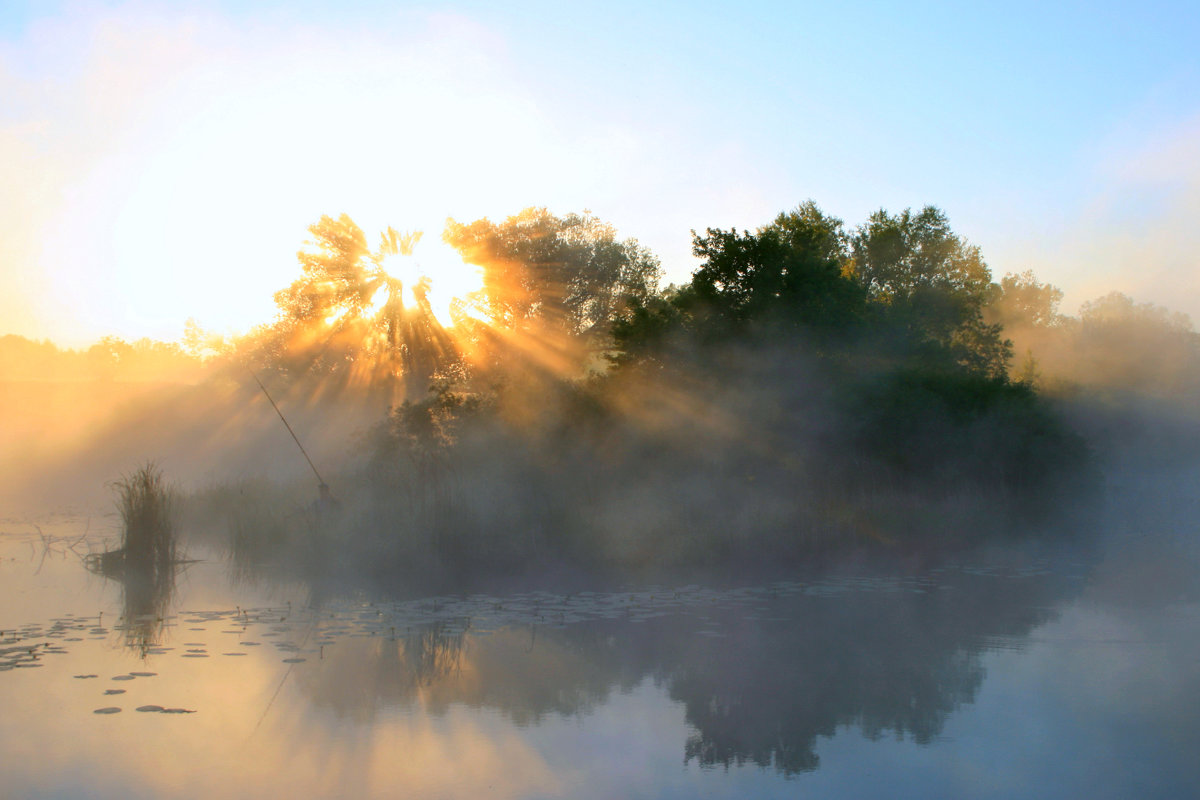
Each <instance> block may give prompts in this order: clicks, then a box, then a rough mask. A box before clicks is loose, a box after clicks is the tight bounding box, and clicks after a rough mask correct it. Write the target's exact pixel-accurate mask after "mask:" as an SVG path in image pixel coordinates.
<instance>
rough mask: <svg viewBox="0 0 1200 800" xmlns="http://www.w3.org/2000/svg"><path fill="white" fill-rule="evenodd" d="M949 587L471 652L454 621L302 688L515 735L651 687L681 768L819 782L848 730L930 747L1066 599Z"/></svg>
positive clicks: (331, 654)
mask: <svg viewBox="0 0 1200 800" xmlns="http://www.w3.org/2000/svg"><path fill="white" fill-rule="evenodd" d="M945 582H946V583H948V584H950V588H948V589H945V590H938V589H934V588H929V590H928V591H926V592H924V593H916V592H910V591H906V590H902V591H855V590H852V591H845V592H843V593H841V594H839V595H837V596H834V597H822V596H812V595H806V594H800V595H791V596H769V595H764V596H762V597H761V598H760V600H758V601H756V604H749V605H752V606H753V608H751V607H749V606H748V605H747V604H743V605H741V606H736V605H732V606H731V605H721V604H714V606H713V607H712V608H707V607H694V608H693V607H688V608H687V609H686V610H685V611H684V612H683V613H672V614H669V615H666V616H661V617H657V618H648V619H645V620H644V621H641V622H638V623H636V624H634V623H631V622H629V621H628V620H622V619H593V620H591V621H586V622H579V623H576V624H573V625H570V626H568V627H565V628H553V627H541V626H535V627H534V628H515V627H513V628H506V629H503V630H500V631H497V632H495V633H493V634H490V635H486V636H477V635H474V634H473V633H471V632H469V631H468V630H467V626H466V625H464V624H463V623H462V622H461V621H459V622H456V623H454V624H451V625H450V626H449V628H448V629H447V628H446V627H445V626H442V627H439V626H432V627H423V628H414V629H413V630H411V631H408V632H404V633H403V634H402V632H400V631H397V637H396V639H395V641H390V640H387V639H386V638H384V640H383V641H379V640H370V639H357V640H342V641H340V642H338V644H336V645H335V646H334V647H332V648H329V649H327V650H326V653H325V657H326V659H327V660H330V659H332V660H334V662H335V663H333V664H329V665H328V667H327V668H326V669H323V670H320V671H312V672H310V673H307V674H304V673H302V674H301V675H300V676H298V677H299V679H300V680H301V681H307V682H308V685H307V686H306V691H307V692H308V693H309V694H310V696H311V697H313V699H314V700H315V701H316V702H317V703H318V704H321V705H328V706H332V707H334V708H335V709H337V710H338V711H339V713H345V714H350V715H353V716H359V717H362V716H367V717H369V716H371V715H373V714H374V711H375V709H376V708H378V707H380V706H387V705H402V706H409V705H412V704H414V703H420V704H421V706H422V707H423V708H424V709H425V710H426V711H429V712H431V713H442V712H444V711H445V710H446V709H447V708H448V707H449V706H451V705H454V704H464V705H468V706H472V707H489V708H495V709H499V710H501V711H503V712H504V713H505V714H507V715H508V716H510V717H511V718H512V719H513V720H514V722H516V723H517V724H528V723H531V722H537V721H538V720H539V719H540V718H542V717H543V716H544V715H546V714H562V715H573V714H580V713H584V712H586V711H588V710H590V709H592V708H594V707H596V706H597V705H599V704H601V703H603V702H604V701H605V699H606V698H607V697H608V696H609V695H610V693H611V692H613V691H615V690H627V689H629V688H632V687H634V686H637V685H638V684H639V683H641V682H643V681H645V680H646V679H648V678H649V679H652V680H654V681H655V682H656V683H657V684H658V685H660V686H661V687H663V689H664V690H665V691H666V692H667V694H668V695H669V696H670V697H671V698H672V699H673V700H675V701H677V702H679V703H681V704H682V705H683V706H684V710H685V716H686V720H687V722H688V724H689V726H690V727H691V728H692V731H691V733H690V734H689V735H688V737H687V739H686V741H685V742H684V753H685V758H686V760H688V761H691V760H693V759H694V760H695V761H696V762H697V763H699V764H701V765H724V766H732V765H740V764H745V763H752V764H756V765H760V766H763V767H773V768H775V769H778V770H780V771H782V772H785V773H789V774H791V773H797V772H802V771H806V770H812V769H815V768H816V767H817V766H818V756H817V754H816V746H817V742H818V739H819V738H820V737H822V736H825V737H830V736H833V735H834V734H835V733H836V732H837V731H838V729H839V728H844V727H846V726H854V727H857V728H858V729H859V730H861V731H862V732H863V733H864V734H865V735H866V736H868V737H872V738H875V737H880V736H882V735H884V734H888V733H891V734H895V735H898V736H904V737H911V738H912V740H914V741H916V742H918V743H921V744H927V743H929V742H931V741H933V740H934V739H935V738H936V737H937V736H938V735H939V733H940V732H941V730H942V728H943V726H944V724H945V722H946V719H947V718H948V717H949V716H950V715H951V714H952V713H953V712H954V711H955V710H956V709H957V708H958V707H959V706H960V705H962V704H963V703H969V702H971V701H972V700H973V699H974V697H975V696H976V694H977V692H978V691H979V688H980V687H981V685H982V683H983V679H984V674H985V671H984V667H983V662H982V656H983V655H984V653H985V652H987V650H988V648H989V647H991V646H992V645H993V643H995V642H996V641H1001V642H1004V643H1006V644H1007V645H1009V646H1020V641H1021V639H1022V638H1023V637H1025V636H1027V635H1028V634H1029V632H1030V631H1031V630H1032V629H1034V628H1035V627H1037V626H1038V625H1040V624H1042V623H1044V622H1045V621H1047V620H1048V619H1050V618H1051V617H1052V616H1053V614H1054V612H1053V611H1051V610H1049V609H1050V608H1051V607H1052V605H1053V604H1055V603H1057V602H1059V601H1060V600H1061V598H1062V597H1063V596H1064V594H1065V592H1064V591H1063V588H1062V585H1063V584H1062V582H1061V581H1058V580H1057V579H1055V578H1054V577H1053V576H1048V575H1047V576H1041V577H1021V578H1011V577H1009V578H1001V577H995V576H978V575H965V574H956V575H955V576H954V577H948V578H946V579H945ZM448 632H449V633H448Z"/></svg>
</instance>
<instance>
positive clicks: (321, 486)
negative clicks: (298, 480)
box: [246, 367, 333, 500]
mask: <svg viewBox="0 0 1200 800" xmlns="http://www.w3.org/2000/svg"><path fill="white" fill-rule="evenodd" d="M246 371H247V372H249V373H250V377H251V378H254V382H255V383H257V384H258V388H260V389H262V393H263V394H265V395H266V396H267V401H268V402H269V403H270V404H271V408H273V409H275V413H276V414H278V415H279V419H280V420H281V421H282V422H283V426H284V427H285V428H287V432H288V433H290V434H291V435H292V441H293V442H295V443H296V447H299V448H300V453H301V454H302V455H303V456H304V460H305V461H307V462H308V466H310V467H312V471H313V475H316V476H317V489H318V490H319V491H320V492H321V499H322V500H324V499H326V498H332V497H333V495H332V494H331V493H330V491H329V484H327V483H325V479H324V478H322V477H321V473H319V472H317V465H316V464H314V463H313V460H312V459H311V458H309V457H308V451H307V450H305V449H304V445H302V444H300V437H299V436H297V435H296V432H295V431H294V430H292V426H291V425H289V424H288V421H287V417H285V416H284V415H283V412H282V411H280V410H279V406H278V405H276V404H275V399H274V398H272V397H271V393H270V392H268V391H267V387H266V386H263V382H262V381H260V380H259V379H258V375H256V374H255V372H254V370H252V369H250V368H249V367H246Z"/></svg>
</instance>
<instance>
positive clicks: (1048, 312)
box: [985, 270, 1064, 328]
mask: <svg viewBox="0 0 1200 800" xmlns="http://www.w3.org/2000/svg"><path fill="white" fill-rule="evenodd" d="M1062 299H1063V293H1062V289H1059V288H1058V287H1057V286H1051V285H1050V284H1048V283H1042V282H1041V281H1039V280H1038V279H1037V278H1036V277H1035V276H1034V274H1033V272H1031V271H1029V270H1026V271H1025V272H1022V273H1021V274H1019V275H1016V274H1013V273H1009V274H1008V275H1005V276H1004V277H1003V278H1002V279H1001V280H1000V283H999V285H997V286H996V287H995V290H994V291H993V293H992V297H991V299H990V300H989V301H988V305H987V307H986V309H985V311H986V315H987V317H988V319H989V321H992V322H996V323H999V324H1000V325H1003V326H1004V327H1005V328H1015V327H1034V328H1049V327H1053V326H1056V325H1061V324H1063V322H1064V318H1063V316H1062V315H1061V314H1059V313H1058V306H1059V304H1060V303H1061V302H1062Z"/></svg>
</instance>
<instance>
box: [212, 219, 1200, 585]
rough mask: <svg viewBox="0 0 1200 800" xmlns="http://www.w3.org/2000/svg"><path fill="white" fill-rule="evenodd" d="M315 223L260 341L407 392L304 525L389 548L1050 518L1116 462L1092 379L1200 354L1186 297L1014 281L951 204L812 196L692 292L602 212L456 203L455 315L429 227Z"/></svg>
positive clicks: (499, 547) (717, 263)
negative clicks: (1067, 406)
mask: <svg viewBox="0 0 1200 800" xmlns="http://www.w3.org/2000/svg"><path fill="white" fill-rule="evenodd" d="M311 233H312V239H311V240H310V242H309V243H308V246H307V248H306V250H304V251H302V253H301V254H300V262H301V267H302V274H301V276H300V277H299V278H298V279H297V280H296V281H295V282H294V283H293V284H292V285H291V286H289V287H287V288H286V289H284V290H283V291H281V292H280V293H279V294H277V296H276V301H277V303H278V305H279V308H280V314H279V316H278V318H277V319H276V320H275V321H274V322H273V323H272V324H270V325H265V326H263V327H261V328H260V329H258V330H257V331H255V332H253V333H252V335H250V336H248V337H246V338H245V339H243V340H242V341H241V342H240V343H238V346H237V347H236V348H234V350H235V351H236V353H237V358H238V359H240V360H241V361H243V362H248V363H251V364H252V365H254V366H255V367H256V369H258V370H261V371H262V374H263V375H264V376H266V379H267V380H268V381H269V382H271V384H272V385H273V386H276V387H290V391H292V392H295V393H296V395H295V396H298V397H309V398H311V397H312V396H315V395H317V394H321V395H322V396H325V397H327V398H329V399H332V400H334V401H335V405H336V403H337V402H345V398H347V397H351V396H353V397H357V398H362V397H373V398H374V400H373V401H372V402H377V403H378V408H379V412H378V413H379V416H380V418H381V421H380V422H379V424H378V425H376V426H375V427H374V428H373V429H372V430H371V431H370V432H369V433H368V434H367V435H365V436H364V437H363V438H362V440H361V441H360V442H358V444H357V445H356V451H357V453H358V454H359V456H360V461H359V464H358V467H357V471H355V470H353V469H350V468H347V469H346V470H344V471H343V472H342V474H340V475H339V476H338V478H337V483H338V484H339V485H338V486H336V487H335V490H336V491H337V493H338V494H339V495H340V496H341V497H342V498H343V500H344V502H345V505H344V507H343V512H342V514H341V515H340V517H339V522H338V523H337V524H336V525H332V526H331V525H330V524H329V523H328V521H326V522H325V523H323V525H321V526H316V527H315V528H314V527H311V526H309V527H306V528H305V530H307V531H308V533H306V534H303V535H304V536H306V537H310V538H311V536H318V537H320V536H323V535H326V534H321V533H319V532H317V531H318V529H324V530H326V531H328V537H330V538H328V540H327V541H326V543H325V545H323V546H321V547H318V548H317V549H316V550H312V549H311V548H309V549H307V550H305V552H310V553H311V552H320V553H322V554H324V557H330V558H333V557H335V556H337V557H344V558H349V559H350V560H351V561H354V559H353V553H355V552H359V553H362V554H369V559H368V560H369V562H370V563H371V564H372V565H375V566H379V567H381V568H386V566H385V565H389V564H394V563H398V562H401V561H402V562H403V563H406V564H410V565H412V564H417V565H428V564H431V563H434V562H440V563H443V564H454V565H463V564H468V563H487V564H493V565H494V564H497V563H499V564H504V563H515V562H522V561H527V560H528V559H530V558H531V557H534V558H554V559H566V560H569V561H579V562H585V563H620V564H631V563H655V564H661V563H672V562H680V561H686V562H692V561H727V560H729V559H731V558H739V557H746V558H761V557H763V556H764V555H772V556H780V557H792V556H799V555H803V554H805V553H811V552H813V551H814V550H817V549H822V548H827V547H842V546H845V545H846V544H848V543H849V544H898V545H904V546H925V545H927V544H930V543H937V544H939V545H945V544H953V543H968V542H971V541H974V540H976V539H978V537H980V536H982V535H986V534H989V533H992V534H1008V535H1011V534H1012V533H1014V532H1034V531H1039V530H1044V529H1046V528H1047V527H1051V526H1054V525H1057V524H1059V523H1060V522H1061V520H1062V518H1063V517H1064V516H1070V514H1071V513H1073V512H1074V511H1076V510H1077V508H1078V507H1080V505H1081V504H1080V500H1081V499H1082V498H1084V497H1086V496H1087V495H1088V493H1090V492H1093V491H1095V490H1096V488H1097V487H1098V484H1099V482H1098V478H1097V470H1096V465H1095V463H1094V461H1093V460H1092V459H1091V458H1090V457H1089V443H1088V442H1087V441H1085V439H1084V438H1083V437H1082V436H1081V435H1080V434H1079V433H1078V431H1077V430H1075V429H1074V428H1073V426H1072V425H1071V424H1069V420H1068V419H1066V418H1065V416H1064V414H1063V412H1062V405H1061V403H1060V400H1061V399H1062V398H1064V397H1068V396H1070V395H1071V394H1072V393H1073V392H1074V393H1079V392H1080V390H1081V388H1091V387H1095V386H1109V387H1112V388H1113V389H1114V390H1116V389H1117V388H1122V389H1124V390H1134V391H1139V392H1146V391H1151V393H1152V390H1150V389H1149V385H1150V384H1151V383H1152V384H1153V385H1154V386H1156V387H1159V388H1160V389H1161V390H1162V392H1163V393H1170V392H1174V391H1177V390H1179V389H1181V388H1183V387H1185V385H1186V386H1191V385H1192V384H1188V383H1187V382H1188V381H1194V380H1195V377H1196V376H1197V375H1200V370H1197V369H1196V366H1197V364H1200V361H1197V360H1196V354H1197V353H1198V352H1200V348H1198V347H1197V339H1196V335H1195V334H1194V333H1192V332H1191V328H1190V323H1189V322H1188V321H1187V320H1186V318H1183V317H1179V316H1176V315H1171V314H1169V313H1167V312H1165V311H1163V310H1161V309H1158V308H1156V307H1153V306H1145V305H1137V304H1135V303H1133V301H1131V300H1129V299H1128V298H1125V297H1124V296H1122V295H1110V296H1108V297H1105V298H1101V299H1100V300H1098V301H1095V302H1094V303H1090V304H1088V305H1086V306H1085V307H1084V309H1083V313H1082V316H1081V318H1079V319H1075V318H1070V317H1065V316H1063V315H1062V314H1060V313H1059V311H1058V303H1059V301H1060V300H1061V296H1062V295H1061V292H1060V291H1059V290H1057V289H1056V288H1054V287H1052V286H1048V285H1046V284H1042V283H1040V282H1038V281H1037V279H1036V278H1035V277H1034V276H1032V275H1031V274H1029V273H1025V274H1023V275H1009V276H1006V277H1005V278H1003V279H1002V280H1000V281H998V282H997V281H994V280H993V277H992V275H991V272H990V270H989V268H988V266H987V264H986V262H985V261H984V259H983V257H982V254H981V253H980V252H979V250H978V248H976V247H974V246H971V245H970V244H969V243H967V242H965V241H964V240H963V239H962V238H961V237H959V236H958V235H957V234H955V233H954V232H953V230H952V229H951V227H950V225H949V222H948V220H947V218H946V215H945V214H944V213H943V212H941V211H940V210H938V209H936V208H932V207H927V208H924V209H922V210H921V211H919V212H913V211H910V210H909V211H904V212H901V213H899V214H891V213H888V212H886V211H880V212H877V213H875V214H873V215H872V216H871V217H870V218H869V219H868V220H867V221H866V222H865V223H863V224H862V225H859V226H857V227H855V228H848V227H847V226H845V225H844V223H843V222H842V221H840V220H838V219H836V218H833V217H831V216H829V215H827V214H825V213H823V212H822V211H821V210H820V209H819V208H818V207H817V206H816V205H815V204H813V203H811V202H809V203H805V204H803V205H801V206H799V207H797V208H796V209H794V210H792V211H788V212H785V213H782V214H780V215H779V216H778V217H777V218H776V219H775V220H773V221H772V222H770V223H768V224H766V225H764V226H763V227H761V228H759V229H757V230H754V231H739V230H736V229H730V230H723V229H708V230H706V231H705V232H704V233H703V234H694V252H695V255H696V256H697V258H698V259H699V260H700V265H699V267H698V268H697V269H696V270H695V272H694V273H693V275H692V277H691V280H690V281H689V282H688V283H686V284H684V285H682V286H669V287H666V288H659V286H658V280H659V278H660V274H661V273H660V269H659V265H658V262H657V260H656V259H655V258H654V256H653V254H651V253H650V252H649V251H647V250H646V249H645V248H644V247H642V246H641V245H640V244H638V243H637V242H636V241H634V240H628V239H627V240H621V239H619V238H617V236H616V232H615V231H614V230H613V229H612V228H611V226H608V225H605V224H603V223H602V222H600V221H599V220H597V219H596V218H595V217H593V216H591V215H588V214H583V215H567V216H563V217H559V216H556V215H554V214H552V213H550V212H548V211H546V210H545V209H527V210H525V211H523V212H521V213H520V214H518V215H515V216H513V217H510V218H508V219H506V220H504V221H502V222H499V223H494V222H492V221H490V220H486V219H485V220H479V221H476V222H474V223H470V224H460V223H457V222H455V221H453V220H451V221H450V222H449V223H448V224H447V227H446V230H445V232H444V235H443V239H444V241H445V242H446V243H448V244H450V245H452V246H453V247H454V248H455V249H457V250H458V251H459V252H460V253H462V255H463V257H464V259H465V260H466V261H468V262H470V263H472V264H475V265H478V267H479V268H480V270H481V273H482V284H481V287H480V289H479V290H478V291H476V292H474V293H472V294H470V295H468V296H466V297H463V298H460V299H459V300H458V301H457V302H456V303H455V305H454V306H453V307H452V309H451V315H452V320H451V322H450V323H449V324H447V323H445V322H444V321H442V320H439V319H438V318H437V316H436V315H435V314H434V313H433V312H432V310H431V308H430V305H429V302H428V289H429V286H428V283H423V282H421V281H418V282H417V283H416V284H415V285H414V286H407V287H406V286H405V285H404V284H403V283H402V282H401V280H400V279H398V278H397V277H396V276H395V275H394V274H393V273H392V272H390V271H389V268H388V267H389V263H390V262H389V259H391V258H394V257H396V256H403V255H404V254H405V253H406V252H408V253H411V252H412V247H413V244H414V242H415V241H417V236H416V235H414V234H403V233H399V232H397V231H394V230H390V229H389V231H387V232H385V234H384V235H383V237H382V239H381V242H380V244H379V245H378V246H376V247H371V246H370V244H369V242H368V240H367V237H366V235H365V234H364V233H363V232H362V230H361V229H359V228H358V226H357V225H355V224H354V223H353V221H352V220H350V219H349V218H348V217H345V216H343V217H341V218H339V219H333V218H329V217H326V218H323V219H322V220H321V221H320V222H319V223H318V224H317V225H314V226H313V227H312V229H311ZM434 280H436V276H434ZM406 292H408V294H406ZM1141 347H1146V348H1149V349H1150V350H1151V351H1152V352H1153V354H1154V355H1152V356H1150V357H1147V356H1146V355H1145V354H1142V355H1139V354H1138V348H1141ZM1014 351H1015V352H1016V353H1017V356H1016V357H1015V358H1014ZM1122 353H1126V354H1127V355H1125V356H1121V354H1122ZM1156 359H1157V360H1156ZM285 390H286V388H285ZM338 398H341V399H340V400H339V399H338ZM332 408H333V407H332V406H331V413H336V411H333V410H332ZM246 527H247V526H242V527H241V530H243V531H244V530H245V529H246ZM283 527H286V526H283ZM273 530H274V533H273V534H272V537H273V538H272V541H273V542H275V543H276V544H278V545H283V544H286V543H287V542H288V541H289V537H290V535H291V534H289V533H288V532H287V531H286V530H283V529H282V528H280V527H279V526H277V527H276V528H275V529H273ZM309 544H311V541H309ZM239 546H240V547H242V548H245V547H246V546H247V542H246V541H244V536H243V541H241V542H240V544H239ZM386 554H391V555H393V556H395V558H391V559H389V558H387V557H384V556H386ZM421 568H424V567H423V566H422V567H421Z"/></svg>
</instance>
